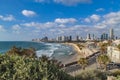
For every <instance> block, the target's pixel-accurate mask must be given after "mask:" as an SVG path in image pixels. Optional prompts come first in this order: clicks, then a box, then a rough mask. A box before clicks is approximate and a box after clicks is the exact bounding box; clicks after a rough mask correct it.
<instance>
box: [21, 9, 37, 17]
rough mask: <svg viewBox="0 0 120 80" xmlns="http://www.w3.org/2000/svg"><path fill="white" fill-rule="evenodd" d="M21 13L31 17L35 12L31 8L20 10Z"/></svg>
mask: <svg viewBox="0 0 120 80" xmlns="http://www.w3.org/2000/svg"><path fill="white" fill-rule="evenodd" d="M22 14H23V15H24V16H26V17H33V16H35V15H36V13H35V12H34V11H31V10H22Z"/></svg>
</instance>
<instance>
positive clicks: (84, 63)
mask: <svg viewBox="0 0 120 80" xmlns="http://www.w3.org/2000/svg"><path fill="white" fill-rule="evenodd" d="M78 64H80V66H81V67H82V69H83V70H85V67H86V66H87V65H88V61H87V59H86V58H80V59H79V61H78Z"/></svg>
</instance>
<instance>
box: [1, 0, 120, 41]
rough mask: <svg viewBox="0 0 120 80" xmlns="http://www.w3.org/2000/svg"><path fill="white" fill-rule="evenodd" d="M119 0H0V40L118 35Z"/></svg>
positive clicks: (119, 25)
mask: <svg viewBox="0 0 120 80" xmlns="http://www.w3.org/2000/svg"><path fill="white" fill-rule="evenodd" d="M119 3H120V0H0V41H30V40H32V39H33V38H42V37H44V36H48V37H49V38H55V37H57V36H62V35H64V36H69V35H72V36H77V35H78V36H81V37H86V35H87V34H88V33H90V34H95V36H97V37H99V36H100V35H101V34H102V33H109V29H110V28H113V29H114V34H115V36H118V37H120V34H119V31H120V4H119Z"/></svg>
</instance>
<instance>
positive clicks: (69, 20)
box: [55, 18, 77, 24]
mask: <svg viewBox="0 0 120 80" xmlns="http://www.w3.org/2000/svg"><path fill="white" fill-rule="evenodd" d="M55 22H56V23H61V24H67V23H75V22H77V20H76V19H75V18H57V19H55Z"/></svg>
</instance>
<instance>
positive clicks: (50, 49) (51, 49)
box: [36, 43, 61, 57]
mask: <svg viewBox="0 0 120 80" xmlns="http://www.w3.org/2000/svg"><path fill="white" fill-rule="evenodd" d="M45 45H49V47H48V49H47V50H38V51H36V53H37V56H38V57H40V56H42V55H46V56H48V57H51V56H52V55H53V54H54V51H55V50H57V49H59V48H58V47H59V46H61V45H59V44H50V43H46V44H45Z"/></svg>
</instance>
